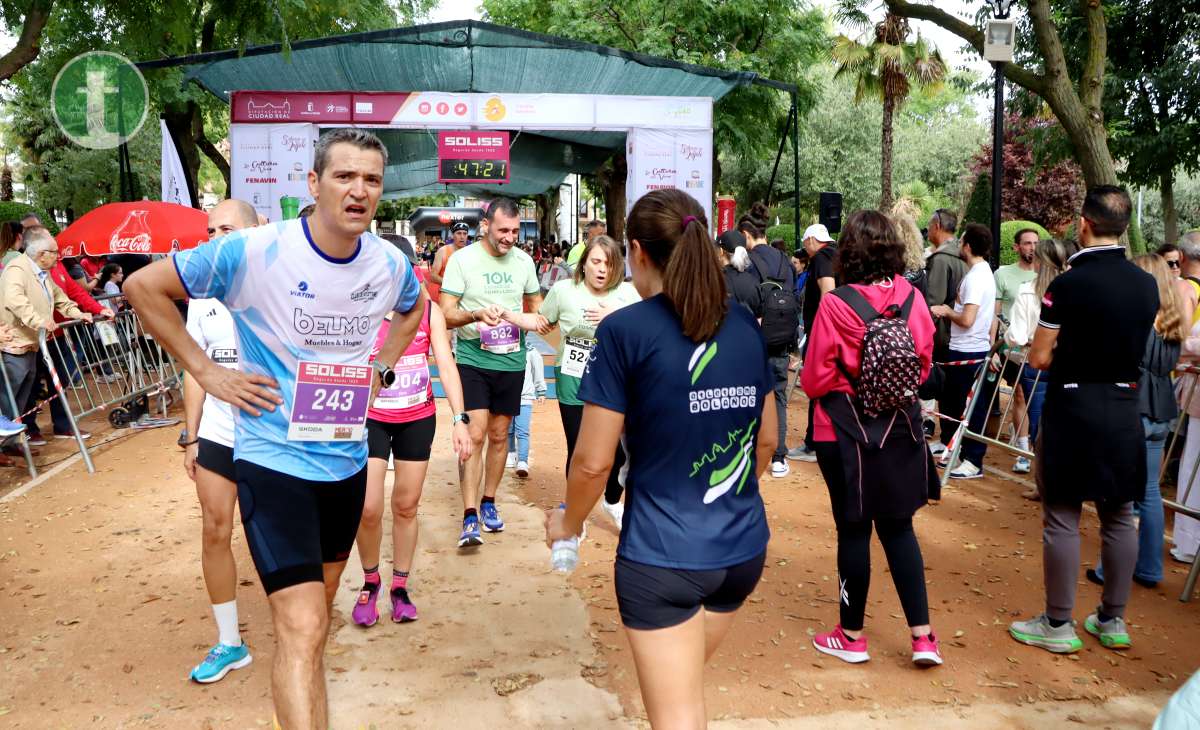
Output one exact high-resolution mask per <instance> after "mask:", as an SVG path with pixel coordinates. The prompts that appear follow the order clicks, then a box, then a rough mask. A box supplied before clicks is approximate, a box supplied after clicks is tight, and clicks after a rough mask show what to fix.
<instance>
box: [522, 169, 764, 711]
mask: <svg viewBox="0 0 1200 730" xmlns="http://www.w3.org/2000/svg"><path fill="white" fill-rule="evenodd" d="M626 233H627V236H628V238H629V251H630V261H631V265H632V268H633V283H634V286H635V287H636V288H637V290H638V293H640V294H641V295H642V297H643V301H641V302H639V303H637V304H632V305H629V306H627V307H624V308H622V309H621V310H619V311H617V312H614V313H613V314H610V315H609V316H608V317H607V318H605V320H604V322H603V323H601V325H600V328H599V329H598V330H597V332H596V338H597V343H596V346H595V348H594V349H593V350H592V357H591V360H590V361H589V362H588V365H587V369H586V371H585V373H584V376H583V382H582V384H581V386H580V390H579V398H580V400H582V401H583V402H584V404H585V405H584V410H583V424H582V426H581V428H580V432H579V441H578V446H577V447H576V450H575V455H574V458H573V460H572V462H571V470H570V476H569V477H568V480H567V497H566V509H565V510H552V511H551V512H550V513H549V515H548V516H547V520H546V537H547V542H548V543H552V542H553V541H555V540H559V539H565V538H568V537H570V536H572V535H579V534H580V533H581V532H582V530H583V523H584V520H586V519H587V516H588V514H590V513H591V511H592V508H593V507H594V506H595V504H596V501H597V499H599V497H600V495H601V494H603V493H604V487H605V482H606V479H607V477H608V472H609V470H610V469H611V467H612V463H613V454H614V453H615V452H616V448H617V442H618V440H619V439H620V437H621V433H622V431H624V432H625V436H626V438H625V443H626V450H627V452H628V455H629V473H628V478H627V481H626V497H625V517H624V523H623V525H622V529H621V537H620V542H619V544H618V546H617V561H616V568H615V573H614V583H615V587H616V593H617V604H618V607H619V609H620V612H621V621H622V623H623V624H624V625H625V630H626V633H627V634H628V636H629V643H630V645H631V646H632V648H633V656H634V662H635V664H636V666H637V672H638V680H639V683H640V685H641V689H642V699H643V701H644V703H645V705H646V712H647V714H648V716H649V718H650V724H651V726H653V727H666V726H668V725H669V726H671V727H703V726H704V725H705V723H706V718H705V711H704V688H703V681H704V665H705V663H706V661H707V660H708V658H709V657H711V656H712V654H713V653H714V652H715V651H716V649H717V646H718V645H719V644H720V643H721V640H722V639H723V638H724V637H725V634H726V633H727V632H728V631H729V628H730V626H731V625H732V623H733V617H734V614H735V612H736V611H737V609H738V608H740V607H741V605H742V603H743V602H744V601H745V600H746V598H747V597H748V596H749V595H750V593H751V592H752V591H753V590H754V587H755V586H756V585H757V584H758V579H759V577H760V576H761V574H762V568H763V562H764V560H765V559H766V548H767V540H768V539H769V537H770V535H769V532H768V530H767V519H766V513H765V512H764V510H763V502H762V497H761V496H760V495H759V492H758V477H759V476H761V475H762V473H763V471H765V470H766V468H767V467H768V466H769V465H770V463H771V455H772V454H773V453H774V450H775V445H776V439H777V435H776V421H775V404H774V402H773V401H772V399H771V393H772V388H773V386H774V379H773V377H772V376H771V374H770V372H769V371H768V368H767V350H766V345H765V343H764V342H763V338H762V335H761V333H760V332H759V330H758V326H757V323H756V322H755V321H754V318H753V317H752V316H751V315H750V313H749V312H747V311H746V310H745V308H744V307H732V308H731V307H729V304H728V299H727V293H726V290H725V280H724V277H723V276H722V274H721V267H720V264H719V263H718V261H717V257H716V253H715V246H713V243H712V239H711V238H709V235H708V231H707V224H706V222H705V219H704V212H703V211H702V210H701V209H700V206H699V205H698V204H697V203H696V201H695V200H693V199H692V198H691V197H690V196H688V195H687V194H686V193H683V192H680V191H678V190H656V191H653V192H651V193H649V194H647V195H645V196H644V197H642V198H641V199H639V200H638V202H637V203H636V204H635V205H634V206H633V210H632V211H631V212H630V214H629V221H628V224H627V226H626Z"/></svg>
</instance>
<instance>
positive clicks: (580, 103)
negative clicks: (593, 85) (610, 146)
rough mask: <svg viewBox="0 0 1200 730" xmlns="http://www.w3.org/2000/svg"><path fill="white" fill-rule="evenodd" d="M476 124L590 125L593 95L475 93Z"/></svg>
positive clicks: (529, 126) (519, 126)
mask: <svg viewBox="0 0 1200 730" xmlns="http://www.w3.org/2000/svg"><path fill="white" fill-rule="evenodd" d="M476 96H477V97H478V98H479V100H480V101H479V107H478V108H479V111H478V113H477V114H476V117H475V124H477V125H478V126H480V127H504V128H505V129H590V128H591V127H592V125H593V124H594V122H595V118H596V99H597V98H601V99H603V98H604V97H595V96H587V95H585V94H477V95H476Z"/></svg>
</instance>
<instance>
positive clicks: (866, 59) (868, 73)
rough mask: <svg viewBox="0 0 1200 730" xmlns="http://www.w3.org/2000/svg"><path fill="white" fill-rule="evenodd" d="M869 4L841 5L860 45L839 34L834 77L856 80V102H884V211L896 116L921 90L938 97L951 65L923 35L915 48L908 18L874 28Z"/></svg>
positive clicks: (851, 0) (889, 19) (845, 0)
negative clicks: (858, 30) (866, 6)
mask: <svg viewBox="0 0 1200 730" xmlns="http://www.w3.org/2000/svg"><path fill="white" fill-rule="evenodd" d="M864 4H865V0H840V2H839V5H838V9H837V11H836V12H835V17H836V18H837V19H838V20H839V21H841V22H842V23H844V24H846V25H849V26H851V27H857V28H861V29H862V30H863V33H862V35H860V37H859V38H858V39H857V40H856V39H853V38H849V37H847V36H845V35H839V36H838V37H837V38H835V39H834V41H833V48H832V49H831V50H830V56H831V57H832V58H833V61H834V63H836V64H837V71H836V72H835V73H834V78H835V79H836V78H842V77H846V76H853V78H854V80H855V89H854V101H855V103H861V102H862V100H863V99H866V98H868V97H872V98H877V99H880V100H881V101H882V102H883V145H882V147H883V151H882V161H881V162H882V164H881V167H882V180H881V186H880V188H881V194H880V200H879V209H880V210H888V209H889V208H890V207H891V205H892V146H893V132H892V122H893V119H894V118H895V115H896V111H897V110H899V109H900V107H901V106H903V105H904V101H905V100H906V99H907V98H908V96H909V94H910V93H912V91H914V90H915V89H922V90H924V91H926V92H928V93H933V92H936V91H937V90H938V89H939V88H940V87H941V85H942V82H943V80H944V79H945V78H946V62H945V61H943V60H942V56H941V54H940V53H938V51H937V49H936V48H934V47H933V46H932V45H930V44H928V43H926V42H925V39H924V38H922V37H921V34H920V33H917V39H916V41H915V42H912V43H909V42H908V36H909V32H910V28H909V25H908V19H907V18H902V17H900V16H899V15H893V14H892V13H888V14H887V15H885V16H884V18H883V20H882V21H881V22H879V23H875V24H873V25H872V23H871V19H870V18H869V17H868V16H867V14H866V12H864V11H863V9H862V8H863V5H864Z"/></svg>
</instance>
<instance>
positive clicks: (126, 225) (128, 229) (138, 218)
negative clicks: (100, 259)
mask: <svg viewBox="0 0 1200 730" xmlns="http://www.w3.org/2000/svg"><path fill="white" fill-rule="evenodd" d="M148 215H150V211H148V210H131V211H129V213H128V214H126V216H125V220H123V221H121V225H119V226H117V228H116V230H114V231H113V232H112V235H111V236H110V237H109V239H108V250H109V252H110V253H150V226H149V224H148V223H146V216H148Z"/></svg>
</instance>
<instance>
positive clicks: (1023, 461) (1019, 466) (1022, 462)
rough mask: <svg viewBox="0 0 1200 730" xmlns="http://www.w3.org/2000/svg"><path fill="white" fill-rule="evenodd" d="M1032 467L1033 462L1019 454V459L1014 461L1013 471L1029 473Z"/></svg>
mask: <svg viewBox="0 0 1200 730" xmlns="http://www.w3.org/2000/svg"><path fill="white" fill-rule="evenodd" d="M1032 468H1033V464H1031V463H1030V462H1029V459H1027V458H1025V457H1024V456H1018V457H1017V460H1016V461H1015V462H1013V472H1014V473H1016V474H1028V473H1029V471H1030V469H1032Z"/></svg>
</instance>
